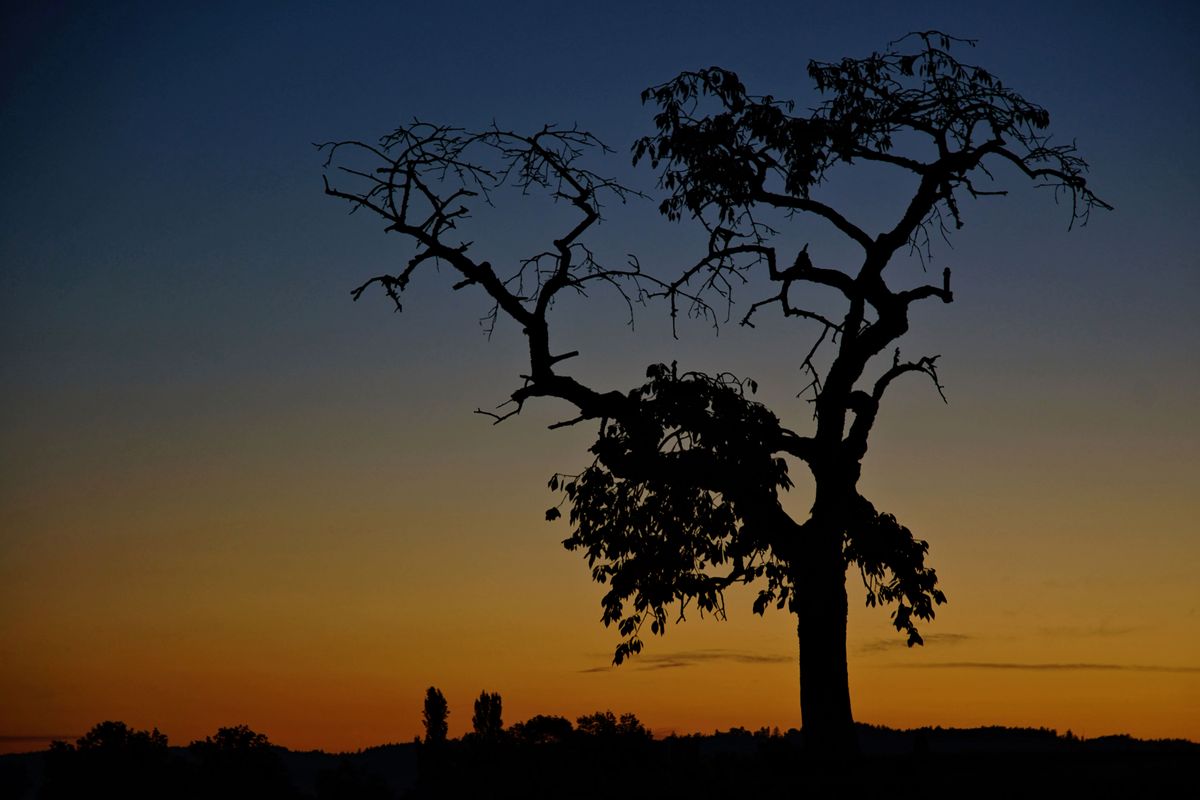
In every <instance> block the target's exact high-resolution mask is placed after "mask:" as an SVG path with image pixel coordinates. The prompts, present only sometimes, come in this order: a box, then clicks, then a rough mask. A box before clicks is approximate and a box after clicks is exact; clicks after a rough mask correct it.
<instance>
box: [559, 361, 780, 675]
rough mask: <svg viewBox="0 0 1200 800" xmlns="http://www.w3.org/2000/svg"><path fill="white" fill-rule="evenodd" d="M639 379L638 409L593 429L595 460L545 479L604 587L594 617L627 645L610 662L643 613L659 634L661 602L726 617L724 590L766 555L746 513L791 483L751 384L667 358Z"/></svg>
mask: <svg viewBox="0 0 1200 800" xmlns="http://www.w3.org/2000/svg"><path fill="white" fill-rule="evenodd" d="M647 377H648V378H649V379H650V380H649V381H648V382H647V383H646V384H644V385H643V386H640V387H638V388H637V389H634V390H633V391H632V392H631V393H630V399H631V400H632V401H634V402H636V404H637V405H636V407H637V412H638V413H637V414H635V415H631V417H630V418H629V419H628V420H623V421H605V422H604V423H603V424H602V425H601V429H600V435H599V437H598V438H597V440H596V443H595V444H594V445H592V447H591V452H592V453H594V454H595V456H596V459H595V461H594V462H593V463H592V465H591V466H589V467H588V468H587V469H586V470H584V471H583V472H582V473H580V474H579V475H575V476H559V475H555V476H554V477H552V478H551V479H550V484H549V485H550V488H551V490H553V491H559V490H560V489H561V491H562V492H563V494H564V499H565V500H566V501H568V502H569V503H570V506H571V509H570V523H571V525H572V526H573V529H574V530H573V531H572V534H571V536H569V537H568V538H567V539H566V540H564V541H563V545H564V546H565V547H566V548H567V549H569V550H582V551H583V553H584V555H585V556H586V558H587V560H588V565H589V567H591V569H592V577H593V578H594V579H595V580H596V581H597V582H599V583H601V584H605V585H607V586H608V587H609V590H608V592H607V593H606V594H605V595H604V598H603V600H602V605H603V616H602V620H603V622H604V624H605V625H614V624H615V625H616V626H617V630H618V632H619V633H620V635H621V636H622V637H623V640H624V641H623V642H622V643H621V645H620V646H619V647H618V648H617V651H616V655H615V658H614V661H615V662H616V663H621V661H623V660H624V658H625V657H626V656H628V655H632V654H634V653H637V652H639V651H640V650H641V647H642V643H641V639H640V638H639V632H640V631H641V629H642V626H643V625H644V623H645V622H646V621H647V620H649V622H650V630H651V632H652V633H655V634H662V633H664V632H665V630H666V623H667V609H668V608H669V607H672V606H676V605H677V606H678V616H679V618H680V619H682V618H683V616H684V613H685V611H686V609H687V607H688V606H689V605H690V604H692V603H694V604H695V606H696V607H697V608H698V609H699V610H700V612H701V614H705V613H709V614H714V615H716V616H719V617H723V616H724V611H725V609H724V597H723V590H724V589H725V588H726V587H727V586H729V585H731V584H732V583H736V582H749V581H751V580H753V579H754V578H755V577H758V576H759V575H761V574H762V572H763V569H764V562H765V561H766V560H767V559H768V558H769V550H770V547H769V543H768V541H767V540H766V539H765V538H763V537H762V536H760V535H756V533H755V531H756V530H758V529H757V528H756V527H755V526H753V525H748V524H747V519H748V518H750V517H751V515H752V513H753V512H752V510H751V509H753V508H756V507H759V506H761V505H762V504H764V503H766V504H769V505H771V506H777V500H776V496H777V492H778V490H779V489H781V488H782V489H788V488H790V487H791V485H792V483H791V479H790V478H789V477H788V474H787V463H786V462H785V461H784V460H783V459H782V458H778V457H776V456H775V455H774V454H773V451H774V450H775V447H774V443H775V441H776V440H777V437H778V435H779V431H780V429H779V422H778V419H777V418H776V417H775V416H774V414H772V413H771V412H770V411H769V410H768V409H767V408H766V407H765V406H763V405H762V404H760V403H757V402H754V401H753V400H750V399H749V398H748V397H747V396H746V389H747V388H751V389H752V388H753V387H754V385H753V382H752V381H739V380H738V379H736V378H734V377H733V376H731V375H728V374H724V375H718V376H710V375H705V374H702V373H695V372H691V373H685V374H682V375H681V374H680V373H679V372H678V369H677V367H676V366H675V365H674V364H673V365H671V366H670V367H668V366H666V365H664V364H654V365H652V366H651V367H649V369H648V370H647ZM558 516H559V512H558V509H557V508H553V509H551V510H550V511H549V512H548V513H547V518H548V519H555V518H557V517H558Z"/></svg>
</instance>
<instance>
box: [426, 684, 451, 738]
mask: <svg viewBox="0 0 1200 800" xmlns="http://www.w3.org/2000/svg"><path fill="white" fill-rule="evenodd" d="M449 716H450V706H449V704H448V703H447V702H446V696H445V695H444V694H442V690H441V689H439V688H437V687H436V686H430V687H429V688H428V689H426V690H425V707H424V708H423V709H422V710H421V723H422V724H423V725H424V726H425V744H442V743H443V742H445V741H446V735H447V734H448V733H449V731H450V726H449V724H448V722H447V718H448V717H449Z"/></svg>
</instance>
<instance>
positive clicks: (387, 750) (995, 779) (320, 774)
mask: <svg viewBox="0 0 1200 800" xmlns="http://www.w3.org/2000/svg"><path fill="white" fill-rule="evenodd" d="M859 740H860V744H861V749H862V755H861V756H860V757H858V758H857V759H855V760H853V761H850V762H838V763H829V762H817V761H813V760H811V759H810V758H808V757H807V756H806V755H805V753H804V751H803V748H802V741H803V736H802V734H801V733H800V732H799V731H795V730H791V731H788V732H786V733H782V734H781V733H779V732H778V731H776V732H774V733H771V732H769V731H767V730H766V729H763V730H759V731H757V732H751V731H747V730H744V729H740V728H734V729H732V730H729V731H720V732H716V733H713V734H707V735H700V734H694V735H690V736H670V737H667V738H665V739H658V740H653V739H650V738H648V737H645V736H642V737H621V736H595V735H590V736H589V735H584V734H580V733H576V734H574V735H571V736H570V737H567V738H563V739H559V740H556V741H537V742H529V741H517V740H514V739H513V738H511V737H509V738H506V739H503V740H500V741H495V742H482V741H480V740H477V739H475V738H474V737H470V736H468V737H466V738H464V739H463V740H455V741H450V742H446V743H445V744H444V745H442V746H438V747H429V746H425V745H420V744H417V743H408V744H390V745H382V746H379V747H372V748H369V749H366V750H362V751H359V752H356V753H325V752H322V751H309V752H302V751H289V750H286V749H284V748H280V747H274V746H272V747H271V748H270V753H271V758H272V759H273V761H274V763H277V764H278V765H279V766H281V767H282V770H281V771H279V772H278V774H276V775H275V778H274V779H273V780H274V783H271V784H269V785H268V784H262V783H261V782H260V783H259V784H256V786H258V787H259V788H256V789H254V790H251V787H250V785H249V784H248V783H241V784H239V783H238V782H239V781H241V780H242V778H240V777H239V775H238V773H237V772H236V771H234V772H227V773H226V774H225V775H224V777H223V778H222V780H224V781H225V783H224V784H221V786H224V787H225V788H222V789H219V790H218V789H217V788H214V787H216V786H217V785H218V784H216V783H213V781H212V779H211V776H208V777H206V776H205V775H204V774H203V770H204V769H210V767H206V766H203V765H202V764H201V762H200V761H199V760H198V758H197V755H196V754H195V752H194V751H193V750H190V749H189V748H184V747H170V748H168V751H167V752H168V756H167V759H166V763H167V767H166V768H165V769H166V771H165V772H164V771H163V770H164V768H163V767H162V766H161V765H159V766H158V767H156V769H158V770H159V773H161V775H163V776H166V777H161V776H160V777H156V778H155V780H160V781H164V780H165V781H171V782H172V783H170V788H169V789H168V788H166V787H165V785H160V786H158V787H154V786H150V785H148V784H147V783H146V781H145V780H143V778H144V776H141V775H133V774H128V772H129V771H130V770H133V769H135V767H131V766H129V764H130V763H133V762H128V761H121V762H120V765H121V766H120V767H119V768H117V769H115V770H113V769H105V770H102V771H101V773H98V774H101V775H102V776H103V777H102V780H104V781H111V782H113V783H112V785H110V786H109V787H107V788H109V789H110V790H115V791H117V792H119V793H118V794H115V795H112V796H116V797H122V798H129V799H132V798H136V797H142V796H145V797H183V798H187V797H196V798H199V797H221V798H230V797H236V796H247V797H251V796H252V797H255V798H258V799H259V800H261V798H264V797H287V798H295V799H296V800H300V799H301V798H306V799H308V800H326V799H327V798H339V800H345V798H363V799H364V800H384V799H385V798H391V799H396V798H426V797H465V796H472V797H489V798H490V797H499V798H504V797H513V798H518V797H519V798H530V797H534V798H536V797H547V798H549V797H554V798H559V797H578V798H592V797H595V798H605V800H613V798H630V797H654V798H670V797H687V798H705V797H713V798H717V797H719V798H723V799H724V798H733V797H748V796H760V795H761V796H769V795H771V794H774V795H778V794H780V793H783V794H786V795H789V796H791V795H794V794H795V793H796V792H797V790H800V791H801V792H802V793H808V792H811V793H812V795H813V796H816V797H824V796H827V795H830V794H834V793H837V794H842V795H846V796H858V795H860V794H861V795H863V796H866V795H868V794H870V795H875V794H882V795H886V796H889V797H917V796H921V797H929V796H934V797H936V796H943V795H944V796H968V795H969V796H1006V795H1007V796H1025V797H1030V796H1036V797H1040V796H1061V797H1064V798H1066V797H1075V796H1084V795H1086V796H1088V797H1127V796H1138V797H1154V796H1166V795H1168V794H1170V793H1173V792H1174V793H1179V792H1182V793H1184V795H1186V793H1187V792H1191V791H1194V789H1195V786H1196V781H1197V776H1200V745H1197V744H1196V743H1193V742H1188V741H1184V740H1159V741H1143V740H1138V739H1134V738H1132V737H1129V736H1105V737H1100V738H1096V739H1080V738H1077V737H1074V736H1070V735H1067V736H1060V735H1058V734H1057V733H1056V732H1055V731H1052V730H1045V729H1032V728H1001V727H988V728H970V729H962V728H920V729H915V730H894V729H891V728H884V727H877V726H872V725H860V726H859ZM51 763H52V762H51V759H50V754H49V751H41V752H37V753H24V754H16V755H5V756H0V798H4V800H8V799H9V798H12V799H13V800H25V798H28V799H29V800H35V799H36V798H39V797H51V798H53V797H58V796H62V795H61V794H54V793H52V790H53V781H49V782H48V781H47V780H46V779H47V771H48V768H49V765H50V764H51ZM121 770H125V771H126V772H125V773H122V772H121ZM247 774H248V773H247ZM76 777H79V776H76ZM245 780H246V781H249V780H250V778H246V779H245ZM255 780H258V778H255ZM47 785H50V786H51V790H47V789H46V786H47ZM239 786H240V787H241V788H243V789H244V791H245V793H244V795H242V794H239V793H238V792H237V788H236V787H239ZM201 787H208V788H201ZM92 788H93V789H94V790H96V792H97V793H99V792H100V791H101V790H102V789H103V788H104V787H101V786H99V785H96V786H93V787H92ZM47 791H51V793H50V794H47ZM801 796H803V794H802V795H801Z"/></svg>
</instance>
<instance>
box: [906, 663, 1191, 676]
mask: <svg viewBox="0 0 1200 800" xmlns="http://www.w3.org/2000/svg"><path fill="white" fill-rule="evenodd" d="M889 666H893V667H904V668H907V669H926V668H929V669H998V670H1029V671H1034V672H1067V671H1071V670H1075V671H1090V672H1101V671H1105V672H1176V673H1200V667H1175V666H1167V665H1164V664H1091V663H1087V662H1079V663H1069V662H1068V663H1054V662H1050V663H1043V664H1035V663H1019V662H1009V661H936V662H933V663H931V664H891V665H889Z"/></svg>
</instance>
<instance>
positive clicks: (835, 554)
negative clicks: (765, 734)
mask: <svg viewBox="0 0 1200 800" xmlns="http://www.w3.org/2000/svg"><path fill="white" fill-rule="evenodd" d="M818 522H819V521H818V518H816V517H814V518H813V519H811V520H810V521H809V524H808V525H805V526H804V528H805V530H803V531H802V533H801V536H802V538H803V542H802V545H801V557H800V563H799V564H797V565H796V566H797V567H798V570H797V571H798V574H797V576H796V577H797V580H796V581H795V583H794V585H795V591H796V592H797V598H796V600H797V604H796V613H797V617H798V620H797V625H796V632H797V636H798V639H799V647H800V717H801V723H802V727H803V733H804V746H805V748H806V749H807V750H809V751H810V752H815V753H819V754H828V755H843V754H849V753H854V752H856V751H857V749H858V741H857V736H856V734H855V731H854V716H853V714H852V712H851V709H850V679H849V673H848V671H847V667H846V614H847V605H846V562H845V559H844V558H843V556H842V538H843V530H844V528H845V526H844V525H838V524H835V523H834V520H831V519H826V520H822V521H820V522H819V524H813V523H818Z"/></svg>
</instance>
